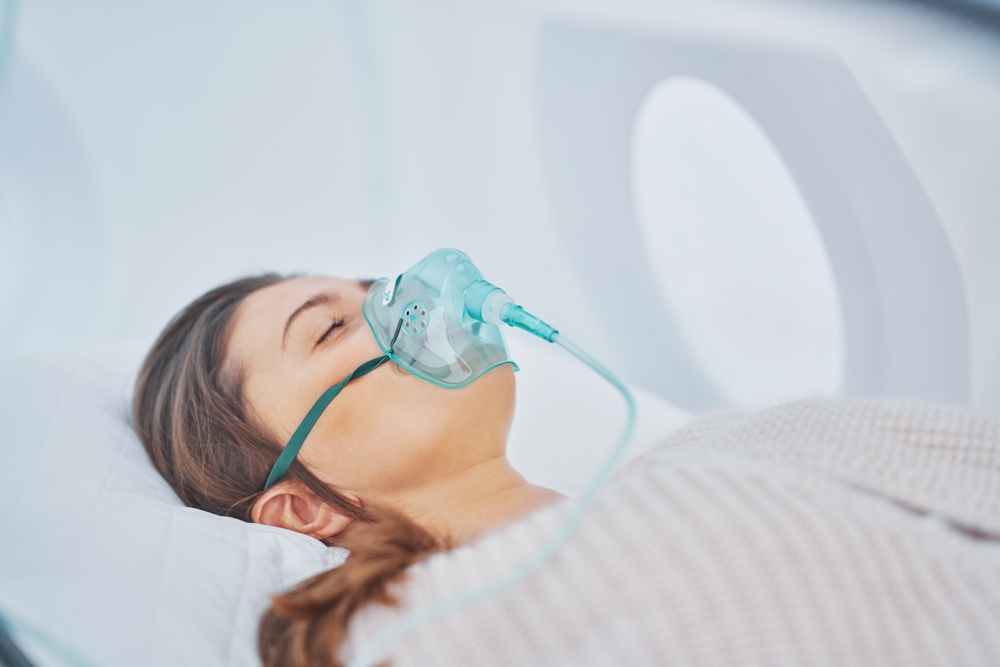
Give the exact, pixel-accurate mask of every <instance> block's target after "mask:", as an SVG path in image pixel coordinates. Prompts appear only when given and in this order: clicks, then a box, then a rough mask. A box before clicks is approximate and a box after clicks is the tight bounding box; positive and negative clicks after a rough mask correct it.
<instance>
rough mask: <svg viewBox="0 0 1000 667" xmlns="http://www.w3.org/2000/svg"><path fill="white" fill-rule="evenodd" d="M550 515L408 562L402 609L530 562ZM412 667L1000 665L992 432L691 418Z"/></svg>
mask: <svg viewBox="0 0 1000 667" xmlns="http://www.w3.org/2000/svg"><path fill="white" fill-rule="evenodd" d="M567 508H568V503H561V504H559V505H554V506H550V507H547V508H545V509H544V510H541V511H539V512H536V513H534V514H532V515H531V516H529V517H527V518H525V519H523V520H520V521H518V522H516V523H513V524H510V525H508V526H505V527H504V528H501V529H499V530H496V531H494V532H492V533H490V534H488V535H486V536H485V537H483V538H482V539H480V540H478V541H476V542H475V543H472V544H469V545H467V546H464V547H462V548H459V549H456V550H454V551H451V552H448V553H443V554H439V555H436V556H434V557H432V558H430V559H428V560H426V561H424V562H422V563H420V564H418V565H416V566H414V567H412V568H411V569H410V571H409V573H408V574H407V578H406V579H405V581H403V582H402V583H400V584H399V585H398V586H397V587H396V588H395V589H394V590H395V592H396V593H397V595H398V598H399V600H400V607H399V608H395V609H394V608H390V607H385V606H370V607H369V608H367V609H365V610H363V611H362V612H361V613H360V614H359V616H358V617H357V618H356V620H355V622H354V623H353V625H352V628H351V632H350V635H349V638H348V641H347V642H346V643H345V646H344V653H343V654H344V657H348V658H349V657H350V656H351V655H354V654H356V652H357V651H359V650H360V649H361V647H363V646H364V645H366V644H367V642H368V641H369V640H370V639H371V638H372V637H373V636H375V634H376V633H377V632H378V631H379V630H381V629H383V628H385V627H387V626H388V625H390V624H391V623H392V622H393V621H394V620H396V619H398V618H399V617H400V616H401V614H402V613H403V612H404V611H407V610H411V609H414V608H419V607H425V606H427V605H430V604H433V603H434V602H436V601H440V600H442V599H446V598H448V597H450V596H452V595H455V594H458V593H460V592H463V591H467V590H470V589H472V588H473V587H476V586H479V585H482V584H484V583H486V582H489V581H491V580H492V579H494V578H495V577H497V576H499V575H501V574H503V573H505V572H507V571H509V570H511V569H513V568H514V567H515V566H517V565H518V564H519V563H521V562H523V561H525V560H526V559H527V558H528V557H530V556H531V555H532V554H533V553H534V551H535V550H536V549H537V548H538V546H539V545H540V544H541V543H542V542H543V541H544V540H545V538H546V537H547V536H548V535H550V534H551V532H552V531H553V529H554V528H555V527H556V526H557V525H558V523H559V521H560V520H561V519H562V518H563V517H564V516H565V514H566V512H567ZM389 657H390V659H391V661H392V664H393V665H394V666H395V667H406V666H410V665H456V666H457V665H462V666H463V667H470V666H477V665H483V666H485V665H566V666H569V665H595V666H596V665H602V666H605V665H698V666H708V665H789V666H793V665H794V666H802V665H838V666H839V665H948V666H949V667H954V666H958V665H984V666H985V665H1000V422H997V421H993V420H990V419H988V418H985V417H981V416H978V415H975V414H972V413H970V412H967V411H963V410H959V409H954V408H948V407H943V406H937V405H927V404H921V403H912V402H902V401H869V402H833V401H809V402H799V403H792V404H788V405H784V406H780V407H777V408H773V409H770V410H766V411H763V412H760V413H755V414H721V415H714V416H709V417H706V418H703V419H700V420H698V421H696V422H694V423H692V424H691V425H689V426H688V427H686V428H684V429H682V430H681V431H678V432H676V433H675V434H673V435H671V436H670V437H669V438H668V439H667V440H666V441H665V442H664V443H663V444H662V446H660V447H658V448H656V449H655V450H654V451H651V452H650V453H648V454H647V455H645V456H643V457H641V458H639V459H637V460H636V461H634V462H633V463H632V464H630V465H629V466H628V467H627V468H625V469H624V470H622V471H621V472H620V473H619V474H618V475H617V476H616V477H615V479H614V480H613V481H612V482H611V483H610V484H609V485H608V487H607V488H605V489H604V490H603V491H602V492H601V494H600V496H599V497H598V499H597V500H596V501H595V503H594V505H593V506H592V509H591V510H590V511H589V513H588V514H587V515H586V518H585V519H584V521H583V523H582V524H581V525H580V527H579V528H578V529H577V530H576V531H575V533H574V534H573V535H572V537H571V538H570V539H569V541H568V542H567V543H566V544H565V545H564V546H563V547H562V549H560V550H559V551H558V552H557V553H556V554H555V555H554V556H553V557H552V558H551V559H550V560H549V561H548V562H547V563H546V564H545V565H543V566H542V567H541V568H540V569H538V570H537V571H535V572H534V573H533V574H532V575H530V576H528V577H527V578H525V579H523V580H521V581H520V582H519V583H517V584H515V585H513V586H512V587H510V588H508V589H506V590H504V591H502V592H500V593H499V594H497V595H495V596H493V597H491V598H489V599H486V600H483V601H480V602H478V603H475V604H473V605H471V606H469V607H466V608H464V609H462V610H461V611H459V612H456V613H453V614H450V615H446V616H444V617H441V618H438V619H436V620H434V621H432V622H430V623H428V624H426V625H423V626H421V627H420V628H419V629H417V630H415V631H413V632H411V633H409V634H407V635H406V636H404V637H403V638H402V639H401V640H400V641H399V642H397V643H396V644H395V645H394V647H393V649H392V651H391V652H390V654H389Z"/></svg>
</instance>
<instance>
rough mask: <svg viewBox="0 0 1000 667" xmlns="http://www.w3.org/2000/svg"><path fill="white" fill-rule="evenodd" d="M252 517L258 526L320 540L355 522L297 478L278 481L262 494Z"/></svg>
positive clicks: (254, 507)
mask: <svg viewBox="0 0 1000 667" xmlns="http://www.w3.org/2000/svg"><path fill="white" fill-rule="evenodd" d="M350 497H351V499H352V500H355V501H357V498H354V497H353V496H350ZM251 517H252V518H253V522H254V523H260V524H263V525H265V526H279V527H281V528H287V529H288V530H294V531H295V532H297V533H302V534H304V535H309V536H310V537H315V538H316V539H317V540H323V539H326V538H328V537H332V536H333V535H336V534H337V533H339V532H340V531H342V530H343V529H344V528H346V527H347V525H348V524H349V523H351V521H352V520H353V519H351V517H349V516H344V515H343V514H341V513H339V512H337V511H336V510H335V509H333V508H332V507H330V506H329V505H327V504H326V503H325V502H323V500H321V499H320V497H319V496H317V495H316V494H315V493H313V492H312V491H311V490H310V489H309V488H308V487H306V486H305V485H304V484H303V483H302V482H300V481H299V480H297V479H287V480H283V481H281V482H278V483H277V484H275V485H274V486H272V487H271V488H270V489H268V490H267V491H265V492H264V493H263V494H261V496H260V498H258V499H257V501H256V502H255V503H254V505H253V509H252V510H251Z"/></svg>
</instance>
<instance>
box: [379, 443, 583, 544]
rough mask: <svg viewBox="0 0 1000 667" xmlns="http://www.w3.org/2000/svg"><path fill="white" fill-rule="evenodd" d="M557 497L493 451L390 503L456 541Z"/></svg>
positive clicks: (425, 525)
mask: <svg viewBox="0 0 1000 667" xmlns="http://www.w3.org/2000/svg"><path fill="white" fill-rule="evenodd" d="M562 497H563V496H562V495H561V494H559V493H557V492H555V491H552V490H551V489H546V488H543V487H540V486H535V485H533V484H529V483H528V482H527V481H526V480H525V479H524V477H522V476H521V475H520V474H519V473H518V472H517V471H516V470H514V469H513V468H512V467H511V466H510V463H509V462H508V461H507V457H506V456H498V457H495V458H491V459H487V460H485V461H481V462H479V463H476V464H474V465H472V466H470V467H468V468H465V469H463V470H461V471H459V472H456V473H454V474H452V475H449V476H448V477H445V478H441V479H437V480H434V481H433V482H431V483H428V484H425V485H424V486H421V487H418V488H416V489H414V490H412V491H411V492H409V493H407V494H406V495H404V496H401V497H398V498H396V499H394V502H393V503H392V504H393V505H395V506H396V507H397V508H399V509H401V510H402V511H403V512H404V513H406V514H407V515H408V516H409V517H410V518H411V519H413V520H414V521H415V522H416V523H417V524H418V525H420V526H422V527H423V528H426V529H427V530H429V531H430V532H431V533H432V534H434V535H437V536H439V537H441V538H442V539H444V540H445V541H446V542H447V543H449V544H450V545H452V546H458V545H460V544H464V543H465V542H468V541H470V540H473V539H475V538H476V537H479V536H480V535H482V534H483V533H485V532H487V531H489V530H491V529H492V528H495V527H497V526H500V525H502V524H504V523H507V522H509V521H513V520H514V519H517V518H519V517H521V516H524V515H525V514H527V513H529V512H531V511H533V510H535V509H538V508H540V507H542V506H543V505H547V504H549V503H551V502H553V501H555V500H558V499H560V498H562Z"/></svg>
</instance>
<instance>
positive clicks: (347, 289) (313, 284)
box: [226, 276, 361, 364]
mask: <svg viewBox="0 0 1000 667" xmlns="http://www.w3.org/2000/svg"><path fill="white" fill-rule="evenodd" d="M360 291H361V286H360V285H359V284H358V283H357V281H354V280H345V279H343V278H332V277H330V276H305V277H302V278H289V279H287V280H283V281H281V282H279V283H275V284H274V285H269V286H268V287H265V288H263V289H259V290H257V291H256V292H253V293H252V294H250V295H249V296H247V297H246V298H245V299H244V300H243V303H241V304H240V306H239V308H237V309H236V314H235V315H234V317H233V323H232V328H231V329H230V332H229V346H228V347H229V349H228V354H227V355H226V356H227V360H228V361H236V362H238V363H241V364H246V363H247V362H250V361H254V360H257V359H259V358H260V357H264V358H267V357H270V356H272V355H277V354H278V353H279V352H280V346H281V337H282V333H283V332H284V329H285V323H286V322H287V321H288V317H289V316H290V315H291V314H292V313H293V312H294V311H295V309H296V308H298V307H299V306H301V305H302V304H303V303H305V302H306V301H307V300H309V299H310V298H312V297H314V296H316V295H317V294H322V293H330V292H336V293H339V294H341V295H342V296H343V297H350V296H354V295H355V293H357V292H360Z"/></svg>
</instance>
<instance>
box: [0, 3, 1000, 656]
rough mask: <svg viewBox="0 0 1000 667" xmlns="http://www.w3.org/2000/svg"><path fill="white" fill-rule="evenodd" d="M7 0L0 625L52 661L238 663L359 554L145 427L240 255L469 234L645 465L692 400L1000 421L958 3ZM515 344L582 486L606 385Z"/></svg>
mask: <svg viewBox="0 0 1000 667" xmlns="http://www.w3.org/2000/svg"><path fill="white" fill-rule="evenodd" d="M0 16H2V17H3V18H2V20H3V24H2V25H0V35H2V37H3V44H2V51H0V53H2V57H3V66H2V72H0V77H2V78H0V81H2V84H0V349H2V356H3V359H2V371H0V396H2V398H0V415H2V416H0V508H2V512H0V613H7V614H8V615H9V616H10V618H11V619H16V625H12V626H11V628H12V630H11V633H12V635H13V636H14V637H16V638H17V641H18V643H19V644H21V645H22V646H23V647H24V648H25V650H26V651H27V652H28V653H29V655H30V656H31V658H32V660H34V661H35V662H37V664H39V665H65V664H73V663H72V662H68V660H67V654H72V656H75V658H73V659H76V658H79V659H82V660H86V661H88V662H87V663H86V664H92V665H94V666H95V667H96V666H101V667H113V666H116V665H136V664H145V665H177V664H199V665H253V664H258V659H257V657H256V653H255V644H254V632H255V626H256V622H257V619H258V618H259V615H260V613H261V611H262V610H263V608H264V607H265V605H266V603H267V597H268V595H270V594H273V593H275V592H277V591H280V590H282V589H284V588H287V587H288V586H290V585H292V584H293V583H295V582H297V581H299V580H301V579H302V578H304V577H306V576H309V575H310V574H312V573H315V572H318V571H320V570H322V569H325V568H329V567H332V566H334V565H336V564H337V563H338V562H340V560H341V559H342V558H343V556H344V554H343V553H341V552H340V551H339V550H336V549H328V548H325V547H323V546H322V545H320V544H319V543H317V542H315V541H314V540H311V539H309V538H306V537H303V536H301V535H295V534H291V533H288V532H286V531H282V530H278V529H273V528H268V527H263V526H254V525H248V524H245V523H242V522H239V521H236V520H231V519H223V518H219V517H214V516H209V515H206V514H204V513H202V512H198V511H194V510H190V509H188V508H185V507H183V506H182V505H181V503H180V502H179V500H178V499H177V498H176V496H175V495H174V494H173V492H172V491H171V490H170V489H169V487H168V486H167V485H166V484H165V482H164V481H163V480H162V479H160V478H159V477H158V476H157V475H156V473H155V471H154V470H153V468H152V467H151V465H150V463H149V462H148V460H147V459H146V457H145V454H144V453H143V451H142V449H141V447H140V446H139V444H138V442H137V440H136V439H135V436H134V433H133V432H132V431H131V428H130V426H129V423H128V401H129V396H130V391H131V383H132V381H133V378H134V372H135V368H136V367H137V364H138V363H139V361H140V359H141V357H142V354H143V353H144V352H145V350H146V349H147V348H148V346H149V345H150V343H151V341H152V339H153V337H154V336H155V335H156V333H157V332H158V331H159V329H160V328H161V327H162V326H163V324H165V322H166V321H167V319H168V318H169V317H170V316H171V315H172V314H173V313H174V312H176V311H177V310H178V309H179V308H180V307H182V306H183V305H184V304H185V303H186V302H188V301H189V300H190V299H191V298H193V297H194V296H196V295H197V294H199V293H201V292H202V291H204V290H206V289H208V288H210V287H212V286H214V285H216V284H219V283H221V282H223V281H225V280H228V279H231V278H234V277H237V276H240V275H245V274H247V273H253V272H259V271H264V270H279V271H286V272H293V271H318V272H328V273H336V274H339V275H347V276H352V275H356V276H364V277H368V276H380V275H391V274H392V273H393V272H398V269H399V267H404V266H409V265H410V264H412V263H413V262H414V261H415V260H416V259H417V258H419V257H420V256H422V255H423V254H425V253H426V252H427V251H429V250H430V249H433V248H435V247H439V246H455V247H459V248H462V249H463V250H465V251H466V252H468V253H469V254H470V255H471V256H472V257H473V258H474V259H475V260H476V262H477V264H478V265H479V266H481V267H482V268H483V269H484V271H487V272H488V274H489V275H490V277H491V280H493V281H494V282H496V283H497V284H500V285H502V286H503V287H504V288H505V289H506V290H507V291H508V293H510V294H513V295H516V297H517V298H518V300H519V302H521V303H523V304H524V305H525V306H526V307H528V308H530V309H531V310H532V312H536V313H538V314H539V315H542V316H545V317H546V319H547V320H548V321H550V322H553V323H554V324H557V325H558V326H559V327H560V328H561V329H563V330H564V331H566V332H567V333H569V332H572V336H573V338H574V340H576V341H577V342H579V343H580V344H581V345H583V346H584V347H585V348H586V349H588V350H589V351H591V352H592V353H594V354H595V356H597V357H598V358H601V359H603V360H605V361H606V362H607V363H608V364H609V365H611V366H612V367H613V368H614V369H615V370H617V371H619V372H620V373H621V374H622V375H623V377H624V378H625V379H626V380H627V381H628V382H629V383H630V384H631V385H632V386H633V388H634V389H635V390H636V392H637V393H638V395H639V397H640V421H639V432H638V434H637V437H636V441H635V443H634V445H633V448H632V450H631V452H630V456H631V457H633V458H634V457H635V456H637V455H639V454H641V453H642V451H644V450H645V449H648V448H649V447H652V446H653V445H654V444H655V443H656V442H657V441H659V440H661V439H662V438H663V437H665V436H666V435H667V434H668V433H670V432H673V431H674V430H676V429H677V428H679V427H680V426H682V425H683V424H685V423H687V422H688V421H689V420H690V419H691V418H692V416H694V415H698V414H703V413H707V412H712V411H718V410H724V409H730V408H756V407H761V406H765V405H770V404H773V403H776V402H780V401H783V400H787V399H795V398H802V397H806V396H823V395H836V396H848V397H868V396H894V397H907V398H917V399H926V400H931V401H936V402H943V403H948V404H952V405H958V406H971V407H973V408H974V409H976V410H978V411H980V412H984V413H988V414H992V415H994V416H997V415H1000V353H998V352H996V349H1000V347H998V346H996V345H995V341H996V340H997V336H998V335H1000V305H998V304H1000V300H998V299H996V287H995V286H996V285H998V284H1000V273H998V272H1000V263H997V262H995V261H993V260H994V258H995V257H996V256H997V253H998V252H1000V229H998V228H997V225H996V224H995V221H996V220H997V219H998V216H1000V199H998V198H997V195H996V194H995V193H994V192H993V189H991V188H990V187H988V186H989V183H990V182H991V176H990V175H991V174H992V175H995V174H997V173H1000V164H998V162H997V160H998V159H1000V158H998V156H1000V150H998V149H1000V131H998V130H997V128H996V127H995V122H994V119H995V118H996V117H997V116H998V115H1000V46H998V40H997V38H996V35H995V33H992V32H990V30H989V29H988V28H984V27H982V26H980V25H977V24H975V23H971V22H968V21H967V20H966V19H964V18H962V17H960V16H959V17H957V18H956V17H954V16H952V15H949V14H946V13H943V12H939V11H938V10H935V9H929V8H925V7H924V8H922V7H917V6H911V5H899V4H890V3H887V4H882V3H872V4H858V3H810V4H809V5H808V6H806V5H798V4H792V3H780V2H754V3H747V4H746V5H745V6H744V7H738V6H736V5H733V4H729V3H722V2H712V3H690V4H689V3H681V4H678V5H676V6H675V7H672V8H670V9H669V10H668V9H666V8H663V7H660V6H659V3H644V2H638V1H637V2H630V3H598V2H595V3H592V4H588V3H583V4H575V3H574V6H572V7H569V6H565V5H562V4H560V3H557V2H551V3H542V2H538V3H510V4H504V3H499V2H498V3H484V4H476V3H452V4H447V3H436V2H416V3H413V2H406V3H404V2H369V3H352V2H342V3H324V4H322V5H312V4H307V3H294V4H291V5H289V4H283V5H282V6H280V7H278V6H275V5H272V4H269V3H249V4H248V3H228V4H227V3H214V4H212V5H210V6H207V7H206V6H204V5H203V4H201V3H187V4H185V3H171V5H170V7H159V8H152V7H146V8H140V7H131V6H124V5H118V4H116V3H112V2H104V1H103V0H102V1H101V2H96V3H90V4H85V3H80V4H73V5H66V4H64V3H47V2H39V3H23V4H15V3H12V2H9V1H5V2H3V4H2V12H0ZM918 38H921V39H922V40H923V41H921V42H920V43H921V44H922V45H923V46H917V39H918ZM928 40H929V41H928ZM928 43H930V44H931V46H927V44H928ZM699 123H700V124H701V125H699ZM699 127H700V128H701V129H700V130H699V131H697V132H696V131H695V129H697V128H699ZM699 132H701V133H700V134H699ZM720 137H722V138H725V139H726V141H724V142H721V143H720V141H719V138H720ZM651 146H653V147H659V148H658V149H657V150H651V149H650V148H649V147H651ZM657 151H658V152H657ZM741 179H742V180H741ZM747 179H750V180H747ZM994 180H995V178H994ZM746 183H750V184H751V185H752V186H753V187H744V186H745V185H746ZM671 188H673V189H671ZM741 188H742V189H741ZM664 192H666V193H668V194H670V193H673V194H670V196H667V195H665V194H664ZM754 193H766V194H767V196H766V197H762V196H756V195H755V194H754ZM713 248H716V249H719V248H721V249H723V250H718V251H713V250H712V249H713ZM699 252H700V253H701V254H699ZM679 271H680V273H678V272H679ZM683 271H687V273H684V272H683ZM762 295H763V296H762ZM741 304H742V305H743V306H745V309H744V310H740V305H741ZM774 322H779V323H782V324H780V326H775V325H774ZM789 332H791V333H790V334H789ZM508 340H509V342H510V345H511V349H512V353H513V356H514V358H515V359H516V360H517V361H518V363H519V365H520V366H521V368H522V371H521V373H520V374H519V384H518V392H519V394H518V414H517V417H516V421H515V425H514V430H513V432H512V436H511V458H512V460H513V462H514V464H515V467H517V468H518V469H519V470H522V471H523V472H524V473H525V474H526V476H528V478H529V479H531V481H533V482H536V483H539V484H543V485H548V486H551V487H552V488H556V489H558V490H561V491H563V492H565V493H568V494H570V495H572V494H573V493H575V492H576V491H578V490H579V489H580V488H581V487H582V485H583V483H584V480H585V479H586V478H587V475H588V473H589V471H591V470H592V469H593V468H594V467H595V466H596V465H597V462H598V461H599V460H600V457H601V454H602V452H603V449H604V448H605V447H606V446H608V445H609V444H610V443H611V441H612V440H613V436H614V433H615V430H616V427H617V425H618V422H619V420H620V419H621V408H620V406H619V404H618V400H617V398H616V396H615V394H614V392H613V390H611V389H609V388H606V387H604V386H603V385H602V384H601V382H600V380H599V379H597V378H594V377H591V376H590V375H589V374H588V372H587V371H586V370H585V369H582V368H578V367H577V366H576V365H575V364H574V363H573V362H572V360H570V359H568V358H564V357H563V356H561V355H560V354H559V352H558V351H557V350H553V349H550V348H548V347H546V346H545V345H544V344H543V343H538V342H536V341H530V340H523V339H520V338H518V337H516V336H515V335H510V336H508ZM782 369H784V370H782ZM789 369H790V370H789ZM781 373H784V375H781ZM14 622H15V621H12V623H14ZM81 664H82V663H81Z"/></svg>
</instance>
